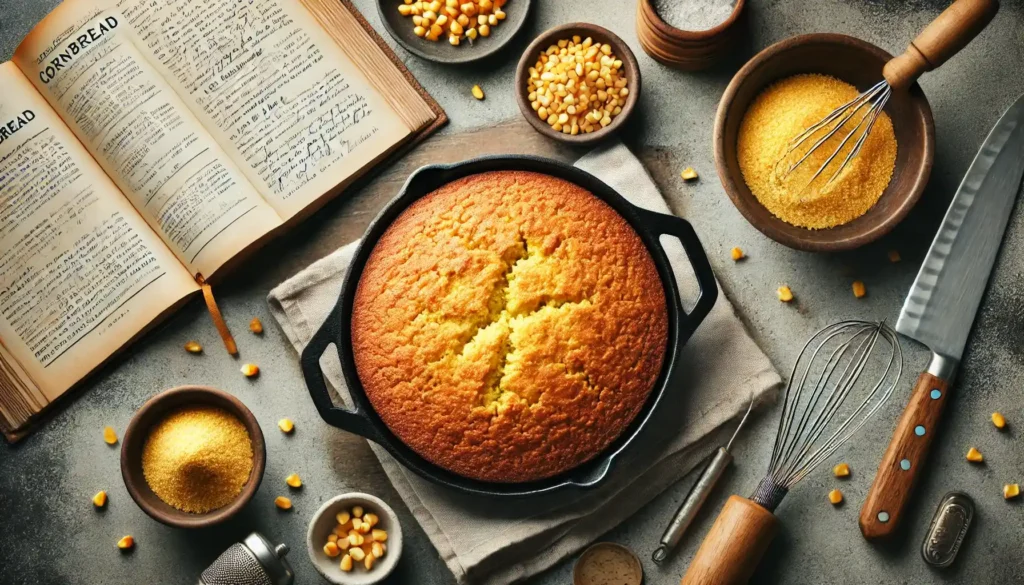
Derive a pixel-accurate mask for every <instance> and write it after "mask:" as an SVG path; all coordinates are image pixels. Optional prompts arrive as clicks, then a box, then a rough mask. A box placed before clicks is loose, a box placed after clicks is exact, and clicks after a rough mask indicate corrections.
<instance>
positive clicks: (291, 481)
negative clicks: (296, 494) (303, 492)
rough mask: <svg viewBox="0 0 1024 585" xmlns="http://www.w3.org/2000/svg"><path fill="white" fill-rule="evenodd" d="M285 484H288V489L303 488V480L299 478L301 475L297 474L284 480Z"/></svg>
mask: <svg viewBox="0 0 1024 585" xmlns="http://www.w3.org/2000/svg"><path fill="white" fill-rule="evenodd" d="M284 482H285V483H286V484H288V487H293V488H300V487H302V479H301V478H300V477H299V474H297V473H293V474H291V475H289V476H288V477H286V478H284Z"/></svg>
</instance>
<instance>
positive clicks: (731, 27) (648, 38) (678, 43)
mask: <svg viewBox="0 0 1024 585" xmlns="http://www.w3.org/2000/svg"><path fill="white" fill-rule="evenodd" d="M745 7H746V0H736V4H735V5H734V6H733V9H732V13H731V14H730V15H729V17H728V18H727V19H725V20H724V21H723V22H721V23H719V24H718V25H717V26H714V27H712V28H709V29H707V30H683V29H680V28H676V27H674V26H672V25H670V24H668V23H667V22H666V21H665V20H664V19H663V18H662V17H661V15H660V14H658V11H657V10H656V9H655V7H654V4H653V3H652V1H651V0H640V1H639V2H637V4H636V36H637V39H639V41H640V46H641V47H642V48H643V50H644V52H645V53H647V54H648V55H650V56H651V58H653V59H654V60H656V61H658V62H659V63H662V64H663V65H667V66H669V67H674V68H676V69H681V70H683V71H699V70H702V69H707V68H709V67H711V66H713V65H715V64H717V63H719V62H720V61H721V60H722V59H723V58H724V57H726V56H727V55H728V54H729V53H730V52H731V51H732V50H733V49H734V48H735V47H736V46H737V45H738V44H740V42H741V40H742V38H741V37H742V36H743V34H744V32H745V30H744V24H745V19H744V18H743V16H744V14H745V11H744V8H745Z"/></svg>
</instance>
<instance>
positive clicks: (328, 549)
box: [324, 541, 341, 559]
mask: <svg viewBox="0 0 1024 585" xmlns="http://www.w3.org/2000/svg"><path fill="white" fill-rule="evenodd" d="M324 554H325V555H327V556H328V557H330V558H332V559H333V558H334V557H336V556H338V555H340V554H341V549H340V548H338V543H336V542H331V541H327V544H325V545H324Z"/></svg>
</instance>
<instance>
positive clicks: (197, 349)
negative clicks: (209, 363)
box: [185, 341, 203, 353]
mask: <svg viewBox="0 0 1024 585" xmlns="http://www.w3.org/2000/svg"><path fill="white" fill-rule="evenodd" d="M185 351H187V352H189V353H203V346H201V345H199V342H198V341H189V342H187V343H185Z"/></svg>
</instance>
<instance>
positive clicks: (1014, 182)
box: [860, 96, 1024, 538]
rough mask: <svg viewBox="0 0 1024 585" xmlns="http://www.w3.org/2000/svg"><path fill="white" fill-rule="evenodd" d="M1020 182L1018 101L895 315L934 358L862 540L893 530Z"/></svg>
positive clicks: (884, 470)
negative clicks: (897, 314)
mask: <svg viewBox="0 0 1024 585" xmlns="http://www.w3.org/2000/svg"><path fill="white" fill-rule="evenodd" d="M1022 175H1024V96H1021V97H1020V98H1018V99H1017V101H1016V102H1015V103H1014V104H1013V105H1012V106H1010V108H1009V109H1008V110H1006V112H1005V113H1004V114H1003V116H1002V117H1001V118H1000V119H999V121H998V122H996V125H995V127H993V128H992V131H991V132H989V135H988V137H987V138H985V142H984V143H982V145H981V149H980V150H979V151H978V154H977V156H976V157H975V158H974V162H972V163H971V167H970V168H969V169H968V170H967V175H966V176H964V180H963V182H962V183H960V188H959V189H958V190H957V192H956V195H955V196H954V197H953V201H952V203H950V205H949V210H948V211H947V212H946V217H945V218H944V219H943V220H942V225H941V226H940V227H939V231H938V233H937V234H936V235H935V241H933V242H932V246H931V248H930V249H929V250H928V255H927V256H926V257H925V259H924V263H923V264H922V265H921V270H920V272H919V273H918V275H917V279H916V280H915V281H914V284H913V286H912V287H911V288H910V294H908V295H907V300H906V301H905V302H904V304H903V310H902V311H900V317H899V320H898V321H897V322H896V331H898V332H899V333H902V334H903V335H905V336H907V337H909V338H911V339H914V340H916V341H918V342H920V343H922V344H924V345H926V346H927V347H928V348H929V349H930V350H931V351H932V359H931V363H930V364H929V365H928V369H927V370H925V371H924V372H923V373H921V375H920V377H918V379H917V384H916V385H915V386H914V390H913V393H912V394H911V396H910V402H909V403H908V404H907V407H906V410H904V411H903V416H902V418H900V422H899V424H898V425H897V426H896V431H895V433H894V434H893V437H892V441H891V442H890V443H889V448H888V449H887V450H886V452H885V455H884V456H883V457H882V462H881V463H880V464H879V466H878V472H877V473H876V475H875V481H874V483H873V484H872V486H871V490H870V491H869V492H868V497H867V499H866V500H865V502H864V507H863V508H861V512H860V529H861V532H863V533H864V536H865V537H866V538H880V537H884V536H888V535H890V534H892V533H893V532H894V531H895V530H896V527H897V526H898V525H899V522H900V519H901V518H902V516H903V512H904V509H905V506H906V504H907V501H908V500H909V499H910V494H911V491H912V490H913V488H914V484H915V483H916V480H917V478H918V477H919V476H920V475H921V472H922V469H923V468H924V463H925V457H926V455H927V454H928V448H929V446H930V445H931V443H932V440H933V439H934V437H935V434H936V430H937V426H938V422H939V418H940V416H941V414H942V409H943V407H944V406H945V405H946V398H947V396H948V393H949V390H950V389H951V386H952V382H953V375H954V373H955V372H956V368H957V365H958V364H959V362H960V358H961V356H962V355H963V353H964V345H966V343H967V335H968V334H969V333H970V331H971V325H972V324H973V323H974V316H975V313H977V311H978V305H979V304H980V303H981V297H982V294H984V292H985V287H986V284H987V283H988V277H989V274H990V273H991V271H992V266H993V264H995V259H996V253H997V252H998V251H999V245H1000V243H1001V242H1002V240H1003V232H1004V231H1005V230H1006V224H1007V222H1008V221H1009V219H1010V212H1011V211H1012V210H1013V205H1014V201H1015V200H1016V199H1017V192H1018V190H1019V189H1020V185H1021V177H1022Z"/></svg>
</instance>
